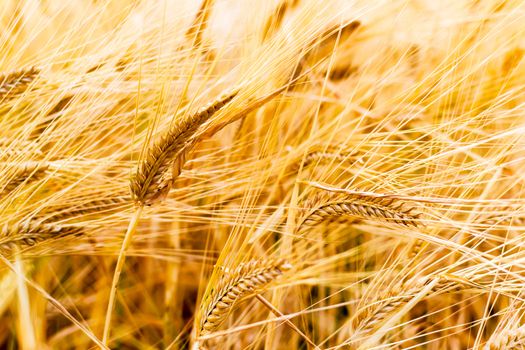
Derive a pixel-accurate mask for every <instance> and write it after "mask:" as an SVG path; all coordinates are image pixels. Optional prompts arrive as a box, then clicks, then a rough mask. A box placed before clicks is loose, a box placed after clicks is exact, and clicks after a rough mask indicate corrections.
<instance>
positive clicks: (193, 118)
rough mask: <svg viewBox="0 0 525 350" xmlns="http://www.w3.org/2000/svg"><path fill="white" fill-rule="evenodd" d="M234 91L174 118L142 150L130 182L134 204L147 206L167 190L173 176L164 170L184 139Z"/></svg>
mask: <svg viewBox="0 0 525 350" xmlns="http://www.w3.org/2000/svg"><path fill="white" fill-rule="evenodd" d="M237 93H238V90H237V89H235V90H234V91H233V92H228V93H226V94H224V95H222V96H221V97H219V98H218V99H217V100H215V101H213V102H211V103H209V104H208V105H206V106H204V107H202V108H201V109H199V111H197V113H195V114H192V115H190V116H189V117H183V118H181V119H178V120H177V121H176V122H175V125H174V126H173V127H171V128H169V129H168V130H167V131H166V132H165V133H164V134H163V135H162V136H160V137H159V138H158V140H157V141H156V142H155V143H154V144H153V145H152V146H151V147H150V148H149V149H148V150H147V151H146V156H145V158H144V160H142V161H141V162H140V164H139V167H138V170H137V172H136V174H135V175H134V176H133V178H132V180H131V184H130V187H131V194H132V197H133V200H134V201H135V202H136V203H137V204H139V205H151V204H152V203H154V202H155V201H156V200H157V199H159V198H160V197H161V196H162V195H164V194H165V193H166V192H167V191H169V188H170V187H171V182H172V181H173V180H174V179H173V177H172V176H167V175H166V172H167V170H168V169H169V168H170V166H171V165H172V164H173V161H174V159H176V157H177V156H178V155H179V153H180V152H181V151H182V150H183V149H184V148H185V146H186V142H187V141H188V139H189V138H190V137H191V136H192V135H193V134H194V133H195V132H196V131H197V130H198V128H199V126H201V125H202V124H203V123H204V122H206V121H207V120H208V119H209V118H210V117H211V116H212V115H213V114H215V113H216V112H217V111H219V110H220V109H221V108H222V107H224V106H225V105H226V104H227V103H228V102H230V101H231V100H232V99H233V98H234V97H235V96H236V95H237Z"/></svg>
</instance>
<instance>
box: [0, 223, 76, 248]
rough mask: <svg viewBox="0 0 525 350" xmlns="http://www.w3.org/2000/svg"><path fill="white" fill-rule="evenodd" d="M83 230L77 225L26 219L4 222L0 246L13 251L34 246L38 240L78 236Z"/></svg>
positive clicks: (0, 235) (0, 233)
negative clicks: (9, 222)
mask: <svg viewBox="0 0 525 350" xmlns="http://www.w3.org/2000/svg"><path fill="white" fill-rule="evenodd" d="M82 232H83V230H82V228H79V227H73V226H62V225H57V224H54V223H43V222H39V221H36V220H26V221H22V222H19V223H16V224H13V225H9V224H5V225H4V226H3V228H2V231H1V232H0V248H1V249H2V250H7V251H13V250H15V249H17V248H22V247H27V246H34V245H36V244H38V243H40V242H43V241H46V240H49V239H55V238H61V237H65V236H72V235H74V236H78V235H80V234H82Z"/></svg>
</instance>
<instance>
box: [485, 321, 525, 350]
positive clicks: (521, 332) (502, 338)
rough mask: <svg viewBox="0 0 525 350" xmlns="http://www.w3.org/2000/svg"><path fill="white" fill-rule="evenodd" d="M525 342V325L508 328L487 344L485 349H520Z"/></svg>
mask: <svg viewBox="0 0 525 350" xmlns="http://www.w3.org/2000/svg"><path fill="white" fill-rule="evenodd" d="M523 344H525V326H520V327H518V328H515V329H506V330H504V331H503V332H501V333H498V334H497V335H496V337H495V338H493V339H492V340H490V341H489V342H488V343H487V344H486V345H485V350H518V349H523Z"/></svg>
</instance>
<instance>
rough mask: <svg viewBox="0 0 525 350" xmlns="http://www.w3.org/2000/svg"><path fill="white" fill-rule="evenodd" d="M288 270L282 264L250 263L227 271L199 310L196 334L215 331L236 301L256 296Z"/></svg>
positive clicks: (286, 266) (257, 261)
mask: <svg viewBox="0 0 525 350" xmlns="http://www.w3.org/2000/svg"><path fill="white" fill-rule="evenodd" d="M291 267H292V266H291V265H290V264H289V263H288V262H287V261H286V260H254V261H250V262H248V263H245V264H242V265H241V266H239V267H237V268H236V269H234V270H233V271H228V272H227V273H226V274H225V275H224V276H223V277H222V278H221V279H220V280H219V281H218V283H217V286H216V287H214V288H213V290H212V292H211V294H210V296H209V297H208V298H207V299H206V300H205V302H204V304H202V306H201V320H200V323H199V326H198V327H199V334H200V335H205V334H209V333H212V332H213V331H215V330H217V329H218V328H219V327H220V325H221V324H222V323H223V322H224V320H226V318H227V317H228V315H229V313H230V312H231V310H232V309H233V307H234V306H235V304H236V303H237V302H238V301H239V300H241V299H242V298H243V297H245V296H247V295H249V294H250V293H255V292H260V291H261V290H263V289H264V288H265V287H266V286H267V285H268V284H269V283H270V282H272V281H274V280H275V279H276V278H278V277H280V276H281V275H282V274H283V272H285V271H287V270H289V269H290V268H291Z"/></svg>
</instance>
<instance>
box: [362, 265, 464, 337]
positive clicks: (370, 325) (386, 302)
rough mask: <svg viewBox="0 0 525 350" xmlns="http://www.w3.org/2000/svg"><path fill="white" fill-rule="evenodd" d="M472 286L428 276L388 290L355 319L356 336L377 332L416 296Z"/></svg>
mask: <svg viewBox="0 0 525 350" xmlns="http://www.w3.org/2000/svg"><path fill="white" fill-rule="evenodd" d="M469 285H470V286H471V285H472V284H471V283H469V281H468V280H463V279H460V278H455V277H454V276H451V275H435V276H432V275H431V276H427V277H424V278H421V279H418V280H416V281H410V283H409V282H405V283H402V284H401V285H399V286H396V287H393V288H390V289H388V290H387V291H386V292H384V293H382V295H380V296H379V298H378V300H380V302H379V303H377V302H374V303H372V306H366V307H364V308H361V309H360V310H358V312H357V313H356V315H355V316H354V319H353V324H354V329H355V330H356V333H355V334H354V337H356V336H366V335H368V334H371V333H372V332H373V331H374V330H376V329H377V328H378V327H379V326H380V325H381V324H382V323H383V322H384V321H385V319H387V318H388V317H389V316H391V315H392V314H393V313H394V312H395V311H396V310H399V309H400V308H401V307H402V306H403V305H405V304H407V303H408V302H410V301H411V300H413V298H414V296H415V295H418V294H419V293H420V292H422V291H424V289H425V288H427V286H428V287H430V288H427V289H428V290H427V291H426V294H425V295H424V296H423V297H425V296H427V295H430V294H434V295H435V294H436V293H440V294H442V293H451V292H459V291H461V290H463V289H465V288H467V287H468V286H469Z"/></svg>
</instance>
